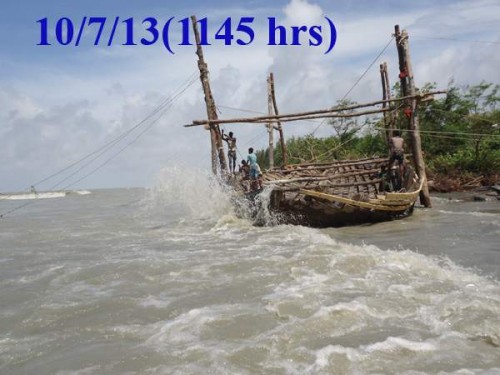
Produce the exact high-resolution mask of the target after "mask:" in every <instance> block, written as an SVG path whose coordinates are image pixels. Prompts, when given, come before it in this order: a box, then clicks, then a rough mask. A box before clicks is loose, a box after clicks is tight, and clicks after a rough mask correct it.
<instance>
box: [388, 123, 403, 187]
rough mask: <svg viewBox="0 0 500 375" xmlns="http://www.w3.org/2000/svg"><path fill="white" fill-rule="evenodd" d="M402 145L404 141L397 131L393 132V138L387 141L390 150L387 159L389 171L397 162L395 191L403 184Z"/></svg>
mask: <svg viewBox="0 0 500 375" xmlns="http://www.w3.org/2000/svg"><path fill="white" fill-rule="evenodd" d="M404 143H405V140H404V139H403V138H402V137H401V132H400V131H399V130H395V131H394V136H393V137H392V138H391V139H390V141H389V146H390V148H391V158H390V159H389V169H390V170H392V168H393V165H394V163H395V161H396V160H397V161H398V162H399V165H398V167H399V181H398V185H399V186H397V190H399V189H401V186H402V184H403V176H404Z"/></svg>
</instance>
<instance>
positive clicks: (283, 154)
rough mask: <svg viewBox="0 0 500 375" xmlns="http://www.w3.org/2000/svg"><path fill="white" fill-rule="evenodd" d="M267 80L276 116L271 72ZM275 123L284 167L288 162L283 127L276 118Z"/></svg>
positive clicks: (276, 109) (277, 112)
mask: <svg viewBox="0 0 500 375" xmlns="http://www.w3.org/2000/svg"><path fill="white" fill-rule="evenodd" d="M269 81H270V83H271V99H272V100H273V108H274V114H275V115H276V116H279V111H278V105H277V104H276V94H275V90H274V74H273V73H272V72H271V73H269ZM276 124H277V125H278V132H279V133H280V145H281V155H282V158H283V167H285V166H286V165H287V164H288V154H287V152H286V143H285V136H284V135H283V127H282V126H281V121H280V120H276Z"/></svg>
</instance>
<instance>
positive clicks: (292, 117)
mask: <svg viewBox="0 0 500 375" xmlns="http://www.w3.org/2000/svg"><path fill="white" fill-rule="evenodd" d="M444 93H446V91H433V92H428V93H425V94H419V95H412V96H404V97H401V98H393V99H390V100H378V101H375V102H371V103H364V104H358V105H352V106H347V107H342V108H330V109H323V110H317V111H308V112H300V113H294V114H285V115H274V116H269V115H266V116H256V117H246V118H235V119H224V120H210V119H208V120H194V121H193V122H192V123H191V124H187V125H184V127H186V128H189V127H193V126H201V125H211V124H213V123H219V124H236V123H241V122H246V123H259V122H260V123H267V122H268V121H270V120H275V121H276V120H280V121H282V122H290V121H299V120H307V119H318V118H326V117H339V118H340V117H356V116H363V115H366V114H374V113H382V112H384V109H383V108H382V109H377V110H373V111H363V112H357V113H352V114H343V115H333V113H337V112H341V111H346V110H351V109H358V108H364V107H373V106H375V105H379V104H383V103H384V102H390V103H394V102H401V101H404V100H408V99H411V98H418V99H419V100H423V99H424V98H426V97H428V96H431V95H435V94H444ZM309 116H310V117H309Z"/></svg>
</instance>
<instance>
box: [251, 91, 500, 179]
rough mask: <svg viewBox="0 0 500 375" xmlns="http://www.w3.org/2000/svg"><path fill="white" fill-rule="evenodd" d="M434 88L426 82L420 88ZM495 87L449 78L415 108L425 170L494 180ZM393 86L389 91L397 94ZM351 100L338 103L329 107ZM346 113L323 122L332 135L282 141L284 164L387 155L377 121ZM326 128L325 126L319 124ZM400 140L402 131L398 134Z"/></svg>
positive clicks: (499, 132) (498, 117)
mask: <svg viewBox="0 0 500 375" xmlns="http://www.w3.org/2000/svg"><path fill="white" fill-rule="evenodd" d="M434 89H435V84H426V85H425V86H424V87H423V88H421V92H428V91H432V90H434ZM499 90H500V86H499V85H497V84H492V83H486V82H481V83H480V84H478V85H473V86H466V87H463V88H459V87H457V86H455V85H454V84H453V82H451V83H450V84H449V87H448V92H447V94H446V95H440V96H438V97H436V98H435V100H433V101H431V102H427V103H421V105H420V106H419V115H420V128H421V136H422V148H423V151H424V154H425V159H426V163H427V166H428V168H429V172H430V173H429V174H430V175H431V176H435V177H436V179H438V180H439V179H440V177H445V176H446V178H456V179H461V180H463V181H465V180H467V179H469V180H470V179H472V178H474V177H479V176H482V178H483V180H484V182H485V183H495V182H497V181H498V175H499V174H500V108H499V104H500V96H499ZM398 91H399V89H398V86H397V85H396V86H395V87H394V94H393V96H395V95H396V94H395V93H396V92H398ZM352 104H355V103H353V102H351V101H346V100H344V101H341V102H339V103H337V105H336V106H335V107H339V108H341V107H345V106H346V105H352ZM359 121H360V120H359V118H356V117H351V118H344V119H338V118H335V119H333V120H331V121H330V122H329V125H330V126H331V127H332V133H333V134H334V135H332V136H331V137H327V138H315V137H314V136H313V135H312V134H311V135H307V136H304V137H298V138H291V139H288V140H287V148H288V155H289V161H290V163H300V162H308V161H309V162H310V161H325V160H332V159H351V158H361V157H368V156H374V155H387V154H388V147H387V144H386V140H385V134H384V131H383V130H382V129H383V126H384V125H383V121H382V120H378V121H375V120H374V119H371V118H368V119H366V120H364V122H362V123H360V122H359ZM407 122H408V120H407V119H406V117H405V116H404V115H403V114H402V113H400V114H399V117H398V119H397V121H396V128H399V129H401V130H403V132H404V131H405V129H407ZM325 126H326V124H325ZM403 135H404V137H405V138H406V140H407V142H406V144H407V145H408V144H409V139H408V135H407V133H406V132H404V133H403ZM407 150H408V152H410V150H409V147H408V146H407ZM257 156H258V160H259V161H260V162H261V165H264V167H267V166H268V165H269V161H268V157H267V150H260V151H258V152H257ZM274 159H275V165H280V164H281V163H282V157H281V148H280V147H279V144H278V146H277V147H276V149H275V151H274Z"/></svg>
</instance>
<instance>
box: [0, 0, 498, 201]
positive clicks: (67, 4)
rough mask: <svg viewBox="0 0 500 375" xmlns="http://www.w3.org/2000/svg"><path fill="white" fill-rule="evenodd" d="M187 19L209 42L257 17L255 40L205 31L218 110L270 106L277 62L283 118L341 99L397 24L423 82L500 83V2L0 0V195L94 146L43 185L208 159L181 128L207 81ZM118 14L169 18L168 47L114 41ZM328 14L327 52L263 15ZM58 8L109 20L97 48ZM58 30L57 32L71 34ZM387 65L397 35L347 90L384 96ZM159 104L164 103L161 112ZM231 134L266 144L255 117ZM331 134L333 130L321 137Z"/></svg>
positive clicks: (114, 180)
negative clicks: (228, 24)
mask: <svg viewBox="0 0 500 375" xmlns="http://www.w3.org/2000/svg"><path fill="white" fill-rule="evenodd" d="M193 14H194V15H196V16H197V17H198V18H199V19H200V18H203V17H206V18H207V20H208V22H209V26H208V35H209V37H210V35H212V36H213V35H214V34H215V32H216V31H217V29H218V28H219V27H220V25H222V23H223V22H224V21H225V20H226V19H227V18H228V17H231V18H232V21H233V26H234V25H236V24H237V22H238V20H239V19H240V18H241V17H254V18H255V20H254V22H253V24H252V29H253V30H254V32H255V40H254V41H253V42H252V43H251V44H250V45H247V46H237V45H230V46H226V45H224V44H223V42H222V41H220V40H214V39H212V45H210V46H206V47H205V57H206V60H207V63H208V65H209V68H210V72H211V80H212V88H213V93H214V97H215V100H216V103H217V105H218V107H219V111H220V117H221V118H223V117H241V116H244V115H246V114H247V113H246V112H241V111H238V110H235V109H234V108H236V109H244V110H249V111H256V112H265V111H266V110H267V97H266V90H267V88H266V76H267V74H268V73H269V72H271V71H272V72H274V75H275V81H276V89H277V100H278V106H279V108H280V111H281V112H282V113H286V112H297V111H303V110H308V109H318V108H327V107H329V106H331V105H333V104H335V102H336V101H337V100H338V99H340V98H342V97H343V96H344V95H345V94H346V93H347V91H348V90H349V89H350V88H351V87H352V85H353V84H354V82H356V80H357V79H358V78H359V76H360V75H361V74H362V73H363V72H364V71H365V69H366V68H367V67H368V66H369V65H370V63H372V61H373V60H374V59H375V57H376V56H377V55H378V54H379V53H380V52H381V51H382V50H383V48H384V47H385V46H386V45H387V43H388V42H389V41H390V39H391V33H392V32H393V30H394V25H395V24H400V25H401V28H405V29H407V30H408V32H409V34H410V45H411V54H412V60H413V64H414V73H415V79H416V83H417V86H418V85H423V84H424V83H425V82H436V83H437V84H438V86H440V87H443V88H445V87H446V86H447V84H448V82H449V81H450V79H454V81H455V83H456V84H459V85H466V84H475V83H479V82H480V81H482V80H486V81H488V82H493V83H500V68H499V67H500V28H499V27H498V25H499V24H500V1H498V0H474V1H471V0H463V1H462V0H455V1H447V0H443V1H439V2H437V1H434V0H432V1H429V0H420V1H411V2H409V1H406V2H401V1H393V0H380V1H377V0H371V1H368V0H360V1H352V0H277V1H273V2H270V1H264V0H247V1H229V0H217V1H211V2H208V1H201V0H198V1H184V2H179V1H175V2H174V1H172V2H170V1H165V0H162V1H160V0H149V1H139V0H134V1H119V0H106V1H94V0H92V1H89V0H86V1H83V0H73V1H63V0H50V1H49V0H3V1H2V5H1V12H0V45H1V48H0V142H1V143H0V157H1V161H2V162H1V164H0V192H6V191H18V190H24V189H26V188H27V187H29V186H30V185H32V184H35V183H37V182H39V181H42V180H43V179H45V178H46V177H49V176H50V175H52V174H53V173H55V172H58V171H60V170H61V169H63V168H65V167H67V166H70V165H71V164H72V163H74V162H76V161H78V160H79V159H81V158H83V157H85V156H87V155H89V154H91V156H90V157H89V158H88V159H85V160H84V162H83V163H80V164H77V165H75V166H74V167H72V168H69V169H68V170H66V171H65V172H64V173H62V174H60V175H57V176H56V177H54V178H52V179H50V180H48V181H46V182H44V183H40V184H39V185H37V187H38V188H39V189H40V190H45V189H49V188H52V187H55V188H63V187H66V186H69V185H71V184H74V185H73V186H74V187H79V188H82V187H86V188H97V187H128V186H149V185H151V184H152V183H153V181H154V178H155V175H157V174H158V172H159V171H160V170H161V169H162V168H163V167H166V166H180V167H183V168H192V167H193V166H197V167H201V168H207V169H208V168H210V161H209V157H210V156H209V155H210V151H209V147H210V143H209V136H208V134H207V132H206V131H204V130H203V129H201V128H183V127H182V125H183V124H186V123H189V122H191V121H192V120H193V119H201V118H204V117H205V107H204V102H203V95H202V92H201V86H200V83H199V82H198V81H197V80H196V79H193V77H197V65H196V56H195V54H194V47H192V46H191V47H190V46H177V45H175V41H176V40H179V38H180V24H179V23H177V21H179V20H181V19H182V18H184V17H188V16H190V15H193ZM117 16H119V17H120V19H121V20H125V19H127V18H130V17H133V19H134V20H135V24H134V27H135V32H134V34H135V35H134V36H135V38H136V40H140V38H141V37H145V36H147V34H145V33H143V34H141V32H142V31H141V30H144V26H142V25H141V21H142V20H143V19H145V18H147V17H154V18H156V19H157V20H158V21H159V23H160V24H164V23H165V22H166V21H167V20H168V19H169V18H170V17H175V19H174V21H173V23H172V24H173V25H174V26H173V27H172V28H171V30H170V36H171V39H172V41H174V42H173V47H174V51H175V55H171V54H170V53H168V52H167V51H166V49H165V47H164V46H163V44H162V43H160V42H157V43H156V44H154V45H152V46H142V45H136V46H121V45H120V44H121V42H120V40H123V38H124V37H125V36H124V30H125V26H124V24H120V25H119V27H118V29H117V34H116V39H115V43H114V44H112V45H111V46H110V47H108V46H107V40H108V39H107V38H109V30H110V29H111V25H112V23H113V21H114V20H115V18H116V17H117ZM325 16H327V17H328V18H330V19H331V20H333V22H334V23H335V26H336V28H337V38H338V39H337V44H336V46H335V47H334V49H333V50H332V51H331V52H330V53H329V54H326V55H325V54H324V51H325V49H326V46H323V45H322V46H319V47H314V46H313V47H310V46H308V45H307V44H308V43H307V41H308V39H307V38H304V39H303V44H305V45H304V46H268V45H267V41H268V38H269V37H268V24H267V22H268V18H269V17H273V18H275V19H276V21H277V22H278V23H280V24H281V25H285V26H287V27H291V26H308V27H311V26H314V25H323V29H322V30H325V29H324V28H325V27H326V22H325V20H324V17H325ZM46 17H47V19H48V40H49V42H51V43H52V45H51V46H38V45H37V43H40V38H41V26H40V23H37V21H38V20H40V19H43V18H46ZM62 17H68V18H69V19H71V20H72V21H73V23H74V24H75V31H74V33H75V34H77V33H78V28H79V25H80V23H81V21H82V19H83V17H107V18H108V21H107V22H108V24H106V27H105V29H104V32H103V39H102V41H101V43H100V45H99V46H94V45H93V41H94V38H95V32H96V29H95V28H94V29H92V28H87V29H85V30H84V33H83V34H82V38H81V43H80V46H78V47H76V46H74V42H73V45H71V44H70V45H67V46H61V45H58V43H57V41H56V37H55V24H56V22H57V21H58V20H59V19H60V18H62ZM62 34H63V35H62V38H63V41H64V40H65V39H64V38H68V34H67V31H66V30H63V32H62ZM73 38H75V36H74V37H73ZM120 38H122V39H120ZM211 38H212V37H211ZM116 40H118V42H116ZM485 42H490V43H485ZM384 61H387V62H388V64H389V72H390V79H391V82H395V81H396V79H397V74H398V71H397V55H396V47H395V45H394V43H392V44H391V45H390V46H389V47H388V48H387V49H386V51H385V52H384V53H383V55H382V56H381V57H380V58H379V59H378V60H377V61H376V63H375V64H374V66H373V67H372V69H371V70H370V71H369V72H368V74H367V75H366V77H365V78H364V79H363V80H362V81H361V82H360V83H359V84H358V85H357V86H356V88H355V89H354V90H353V91H352V92H351V93H350V95H349V98H350V99H352V100H355V101H359V102H362V101H371V100H376V99H378V98H380V96H381V88H380V77H379V72H378V66H379V64H380V63H382V62H384ZM173 98H174V99H175V101H174V102H173V103H171V104H168V103H170V102H169V101H168V100H170V99H173ZM165 103H167V104H168V105H167V106H166V107H165V106H164V107H161V106H162V104H165ZM158 108H164V110H162V111H161V112H159V113H157V114H155V110H157V109H158ZM152 114H153V115H152ZM160 114H161V117H159V115H160ZM151 115H152V117H151ZM148 116H150V117H148ZM145 119H146V121H144V122H143V123H141V121H143V120H145ZM136 126H137V127H136ZM134 127H136V128H134ZM316 127H317V124H314V123H313V124H311V123H303V124H299V123H297V124H296V123H291V124H287V125H286V128H285V133H286V134H287V135H297V134H304V133H308V132H311V131H312V130H313V129H314V128H316ZM130 129H131V130H130ZM128 130H130V131H129V132H127V131H128ZM226 130H227V131H229V130H233V131H234V132H235V133H236V135H237V137H238V144H239V148H240V151H241V153H242V154H245V150H246V149H247V148H248V147H249V146H254V147H257V148H260V147H263V146H264V145H265V143H266V132H265V129H264V128H263V127H262V126H261V125H243V126H242V125H233V126H232V127H231V126H230V127H228V126H226ZM330 133H331V129H329V128H328V126H322V127H321V128H320V129H319V131H318V132H317V134H318V135H320V136H324V135H328V134H330ZM120 136H121V138H118V139H117V137H120ZM114 140H116V143H111V144H110V142H113V141H114ZM107 144H108V145H109V147H107V148H105V149H102V147H103V146H105V145H107ZM94 159H95V160H94ZM101 165H103V167H102V168H100V169H98V168H99V167H100V166H101ZM96 169H98V170H97V171H96V172H95V173H92V172H93V171H94V170H96ZM87 175H88V177H85V176H87ZM82 178H83V179H82Z"/></svg>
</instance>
